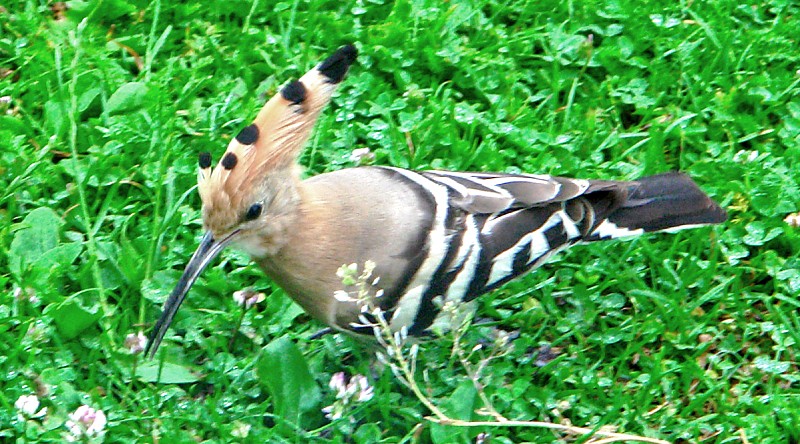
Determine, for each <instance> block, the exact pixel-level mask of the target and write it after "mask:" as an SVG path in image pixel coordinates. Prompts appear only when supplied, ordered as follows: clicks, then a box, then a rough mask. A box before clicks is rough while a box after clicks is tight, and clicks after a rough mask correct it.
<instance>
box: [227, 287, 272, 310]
mask: <svg viewBox="0 0 800 444" xmlns="http://www.w3.org/2000/svg"><path fill="white" fill-rule="evenodd" d="M266 298H267V297H266V296H264V293H256V292H255V291H253V290H252V289H251V288H245V289H244V290H239V291H234V292H233V301H234V302H236V305H238V306H240V307H244V308H245V310H249V309H250V307H252V306H253V305H256V304H258V303H261V302H264V300H265V299H266Z"/></svg>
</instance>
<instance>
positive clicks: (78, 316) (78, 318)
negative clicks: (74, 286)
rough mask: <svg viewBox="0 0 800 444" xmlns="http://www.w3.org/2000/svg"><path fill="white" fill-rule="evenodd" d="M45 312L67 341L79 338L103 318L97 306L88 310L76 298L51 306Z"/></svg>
mask: <svg viewBox="0 0 800 444" xmlns="http://www.w3.org/2000/svg"><path fill="white" fill-rule="evenodd" d="M44 312H45V314H47V315H49V316H51V317H52V318H53V321H54V322H55V324H56V328H57V329H58V331H59V333H61V336H63V337H64V338H65V339H73V338H75V337H77V336H78V335H79V334H80V333H81V332H82V331H83V330H85V329H86V328H88V327H89V326H91V325H92V324H94V323H95V322H97V320H98V319H100V318H101V317H102V313H101V312H100V310H99V307H98V306H97V305H95V306H94V307H91V308H87V307H84V306H83V305H81V304H80V303H79V302H78V301H77V300H76V299H74V298H73V299H70V300H67V301H65V302H64V303H61V304H50V305H48V306H47V308H45V310H44Z"/></svg>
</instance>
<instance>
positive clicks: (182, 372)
mask: <svg viewBox="0 0 800 444" xmlns="http://www.w3.org/2000/svg"><path fill="white" fill-rule="evenodd" d="M136 376H137V377H138V378H139V379H141V380H142V381H145V382H159V383H161V384H190V383H193V382H197V381H199V380H200V379H202V377H201V376H200V375H199V374H197V373H196V372H194V371H193V370H192V369H191V368H189V367H187V366H185V365H181V364H176V363H174V362H164V363H161V362H159V361H147V362H143V363H141V364H140V365H139V366H138V367H137V368H136Z"/></svg>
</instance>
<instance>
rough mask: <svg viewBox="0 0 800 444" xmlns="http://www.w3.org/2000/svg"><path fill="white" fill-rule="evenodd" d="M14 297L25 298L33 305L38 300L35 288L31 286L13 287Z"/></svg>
mask: <svg viewBox="0 0 800 444" xmlns="http://www.w3.org/2000/svg"><path fill="white" fill-rule="evenodd" d="M13 294H14V299H16V300H18V301H23V300H27V301H28V302H30V303H31V304H33V305H36V304H38V303H39V302H40V299H39V296H36V290H34V289H33V288H31V287H25V288H24V289H22V288H20V287H14V293H13Z"/></svg>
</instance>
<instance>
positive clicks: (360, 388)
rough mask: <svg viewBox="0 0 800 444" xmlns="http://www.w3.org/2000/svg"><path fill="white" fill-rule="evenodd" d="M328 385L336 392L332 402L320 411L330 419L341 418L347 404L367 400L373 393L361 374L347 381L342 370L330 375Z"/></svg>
mask: <svg viewBox="0 0 800 444" xmlns="http://www.w3.org/2000/svg"><path fill="white" fill-rule="evenodd" d="M328 386H329V387H330V388H331V389H332V390H334V391H335V392H336V393H335V396H336V400H335V401H334V402H333V404H331V405H329V406H327V407H324V408H323V409H322V413H325V416H326V417H327V418H328V419H330V420H335V419H339V418H341V417H342V415H343V414H344V412H345V411H346V410H347V406H348V405H350V404H353V403H355V402H366V401H369V400H370V399H372V397H373V396H374V394H375V393H374V390H373V388H372V387H371V386H370V385H369V381H368V380H367V378H366V376H363V375H355V376H353V377H352V378H350V381H347V377H346V376H345V374H344V372H337V373H334V374H333V376H331V380H330V382H329V383H328Z"/></svg>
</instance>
